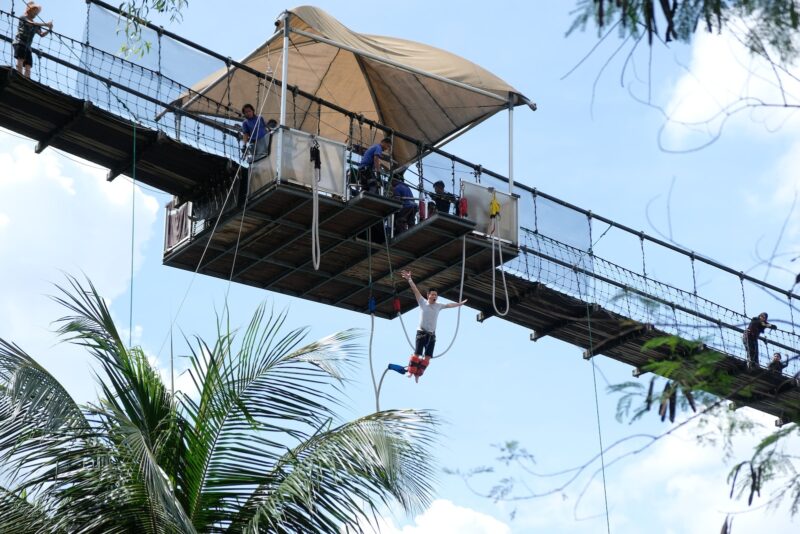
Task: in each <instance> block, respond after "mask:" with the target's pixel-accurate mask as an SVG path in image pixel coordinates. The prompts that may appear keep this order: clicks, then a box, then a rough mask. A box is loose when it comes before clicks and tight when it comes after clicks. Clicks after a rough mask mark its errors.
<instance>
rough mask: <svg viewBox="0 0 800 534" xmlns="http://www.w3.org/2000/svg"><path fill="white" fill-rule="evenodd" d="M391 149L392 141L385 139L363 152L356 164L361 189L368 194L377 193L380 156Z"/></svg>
mask: <svg viewBox="0 0 800 534" xmlns="http://www.w3.org/2000/svg"><path fill="white" fill-rule="evenodd" d="M391 148H392V140H391V139H390V138H388V137H385V138H383V139H382V140H381V142H380V143H375V144H374V145H372V146H371V147H369V148H368V149H367V151H366V152H364V155H363V156H362V157H361V162H360V163H359V164H358V175H359V178H360V182H361V189H363V190H364V191H369V192H370V193H377V192H378V186H379V184H380V176H381V156H382V155H383V153H384V152H388V151H389V149H391Z"/></svg>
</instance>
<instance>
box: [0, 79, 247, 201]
mask: <svg viewBox="0 0 800 534" xmlns="http://www.w3.org/2000/svg"><path fill="white" fill-rule="evenodd" d="M0 126H2V127H3V128H7V129H9V130H12V131H14V132H17V133H20V134H22V135H24V136H26V137H30V138H31V139H35V140H36V141H38V144H37V146H36V152H37V153H38V152H41V151H42V150H44V149H45V148H47V147H48V146H52V147H54V148H57V149H59V150H63V151H64V152H68V153H70V154H73V155H75V156H78V157H80V158H83V159H86V160H88V161H91V162H93V163H96V164H98V165H101V166H103V167H106V168H108V169H111V170H110V171H109V180H111V179H113V178H115V177H116V176H118V175H119V174H130V173H131V170H132V165H133V161H134V160H133V158H134V156H133V154H134V151H133V144H134V125H133V122H131V121H129V120H126V119H122V118H120V117H118V116H116V115H114V114H112V113H109V112H108V111H105V110H103V109H100V108H99V107H97V106H95V105H93V104H92V103H91V102H88V101H85V100H81V99H79V98H75V97H73V96H70V95H67V94H64V93H61V92H59V91H56V90H54V89H51V88H50V87H47V86H46V85H43V84H41V83H37V82H35V81H32V80H29V79H27V78H25V77H23V76H20V75H19V74H18V73H17V72H16V71H15V70H14V69H12V68H11V67H0ZM235 172H236V168H235V165H234V164H233V162H232V161H231V160H229V159H227V158H223V157H220V156H216V155H213V154H209V153H206V152H204V151H202V150H199V149H197V148H194V147H192V146H189V145H186V144H184V143H180V142H178V141H175V140H173V139H170V138H169V137H167V136H165V135H163V134H161V133H159V132H156V131H154V130H150V129H147V128H142V127H141V126H140V127H137V128H136V179H137V180H138V181H140V182H142V183H145V184H147V185H149V186H152V187H155V188H156V189H160V190H162V191H165V192H167V193H171V194H173V195H177V196H179V197H181V198H182V199H184V200H191V199H193V198H195V197H197V196H199V195H202V194H203V193H204V191H205V190H207V189H209V188H211V187H213V186H214V184H215V183H217V182H225V181H226V180H227V179H229V178H230V177H231V176H232V175H233V174H234V173H235Z"/></svg>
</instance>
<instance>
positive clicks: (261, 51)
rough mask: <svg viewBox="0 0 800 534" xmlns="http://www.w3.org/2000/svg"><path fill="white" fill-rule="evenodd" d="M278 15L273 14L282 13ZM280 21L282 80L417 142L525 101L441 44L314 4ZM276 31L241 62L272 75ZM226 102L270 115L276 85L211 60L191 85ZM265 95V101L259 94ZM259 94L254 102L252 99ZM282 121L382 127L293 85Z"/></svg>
mask: <svg viewBox="0 0 800 534" xmlns="http://www.w3.org/2000/svg"><path fill="white" fill-rule="evenodd" d="M282 20H283V19H282ZM286 20H287V21H288V26H289V29H290V34H289V35H290V46H289V61H288V76H287V78H288V80H287V81H288V83H289V84H290V85H291V86H297V88H298V89H299V90H300V91H302V92H306V93H308V94H310V95H313V96H315V97H317V98H320V99H323V100H325V101H327V102H331V103H333V104H335V105H337V106H339V107H341V108H344V109H346V110H348V111H352V112H354V113H356V114H359V115H361V116H363V117H364V118H367V119H371V120H373V121H376V122H378V123H380V124H383V125H385V126H387V127H389V128H391V129H392V130H393V131H396V132H401V133H403V134H406V135H408V136H410V137H413V138H414V139H417V140H419V141H420V142H422V143H424V144H426V145H437V144H439V143H441V142H442V141H444V140H446V139H448V138H449V137H451V136H452V135H454V134H456V133H458V132H460V131H461V130H463V129H465V128H468V127H471V126H473V125H475V124H477V123H479V122H481V121H483V120H485V119H487V118H488V117H490V116H492V115H494V114H495V113H497V112H498V111H502V110H504V109H507V108H508V107H509V105H511V106H517V105H521V104H528V105H531V106H532V107H533V104H531V102H530V101H529V100H528V99H527V98H525V97H524V96H523V95H522V94H521V93H519V91H517V90H516V89H514V88H513V87H511V86H510V85H509V84H508V83H506V82H505V81H503V80H501V79H500V78H498V77H497V76H495V75H494V74H492V73H490V72H489V71H487V70H486V69H483V68H482V67H480V66H478V65H476V64H474V63H472V62H470V61H467V60H466V59H464V58H461V57H459V56H456V55H454V54H451V53H450V52H446V51H444V50H441V49H438V48H435V47H432V46H428V45H425V44H421V43H416V42H413V41H407V40H404V39H397V38H394V37H383V36H376V35H364V34H359V33H356V32H353V31H351V30H349V29H348V28H346V27H345V26H344V25H342V24H341V23H340V22H339V21H337V20H336V19H334V18H333V17H332V16H330V15H329V14H327V13H326V12H324V11H323V10H321V9H318V8H315V7H311V6H302V7H297V8H295V9H292V10H289V11H288V12H287V17H286ZM276 25H277V28H278V30H279V31H278V32H276V33H275V35H273V36H272V37H271V38H270V39H269V40H268V41H267V42H266V43H264V44H263V45H261V46H260V47H258V48H257V49H256V50H255V51H253V52H252V53H251V54H249V55H248V56H247V57H246V58H245V59H244V60H242V62H241V63H243V64H244V65H246V66H248V67H250V68H252V69H255V70H256V71H258V72H261V73H269V74H271V75H272V76H273V77H275V78H276V79H279V78H280V76H281V63H282V60H283V58H282V55H283V38H282V35H281V34H282V32H281V30H282V22H278V23H276ZM192 89H193V90H194V91H198V92H200V93H201V94H204V95H206V96H208V97H209V98H210V99H212V100H215V101H217V102H223V103H228V102H230V103H231V105H232V106H234V108H241V106H242V105H244V104H245V103H251V104H253V105H254V106H255V107H256V109H257V110H259V109H260V110H261V114H262V115H263V116H265V118H275V119H276V120H277V119H278V118H279V113H280V87H278V86H274V87H272V86H270V85H267V84H265V83H264V81H263V80H259V79H258V77H256V76H254V75H253V74H252V73H250V72H248V71H246V70H243V69H241V68H236V67H231V68H230V69H226V68H223V69H220V70H219V71H217V72H215V73H212V74H210V75H209V76H207V77H206V78H205V79H204V80H202V81H200V82H199V83H197V84H195V86H194V87H193V88H192ZM265 98H266V102H264V99H265ZM179 103H182V104H183V105H185V107H186V109H188V110H191V111H195V112H199V113H206V114H211V115H214V114H218V112H217V111H216V110H214V109H208V103H207V101H206V100H205V99H190V98H188V97H184V98H183V99H181V100H179ZM262 104H263V107H262ZM287 125H288V126H290V127H294V128H298V129H302V130H304V131H307V132H311V133H319V135H321V136H324V137H328V138H331V139H334V140H338V141H341V142H348V141H349V138H350V137H351V135H352V140H353V142H354V143H357V144H362V145H368V144H371V143H374V142H377V141H379V140H380V139H381V138H382V137H384V132H382V131H379V130H377V129H371V128H369V127H364V126H361V127H360V126H359V124H358V121H351V120H350V119H349V118H348V117H346V116H345V115H343V114H341V113H338V112H335V111H332V110H331V109H330V108H327V107H326V106H324V105H323V106H320V105H319V104H317V103H314V102H313V101H312V100H310V99H308V98H304V97H303V96H302V95H300V94H298V93H292V92H289V94H287ZM416 154H417V147H415V146H414V145H413V144H412V143H409V142H405V141H399V140H396V142H395V146H394V150H393V155H394V158H395V159H396V160H398V162H399V163H406V162H408V161H410V160H411V159H413V158H414V157H415V155H416Z"/></svg>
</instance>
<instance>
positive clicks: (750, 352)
mask: <svg viewBox="0 0 800 534" xmlns="http://www.w3.org/2000/svg"><path fill="white" fill-rule="evenodd" d="M767 319H769V316H768V315H767V312H763V313H760V314H759V315H758V317H753V318H752V319H751V320H750V324H749V325H748V326H747V328H745V330H744V333H743V334H742V342H743V343H744V347H745V349H746V350H747V368H748V369H756V368H758V336H760V335H761V334H762V333H763V332H764V330H766V329H767V328H771V329H772V330H775V329H776V328H777V327H776V326H775V325H774V324H769V323H768V322H767Z"/></svg>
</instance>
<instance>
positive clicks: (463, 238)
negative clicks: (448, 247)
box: [401, 234, 467, 360]
mask: <svg viewBox="0 0 800 534" xmlns="http://www.w3.org/2000/svg"><path fill="white" fill-rule="evenodd" d="M466 265H467V236H466V234H465V235H463V236H461V284H460V285H459V287H458V302H461V301H462V300H464V278H465V277H464V272H465V268H466ZM463 307H464V306H459V307H458V314H457V315H456V331H455V332H454V333H453V339H451V340H450V344H449V345H447V348H446V349H444V350H443V351H442V352H440V353H439V354H437V355H436V356H431V359H432V360H433V359H435V358H441V357H442V356H444V355H445V354H447V353H448V352H449V351H450V349H451V348H452V347H453V344H454V343H455V342H456V337H458V327H459V326H460V325H461V308H463ZM401 320H402V319H401ZM403 329H404V330H405V326H404V327H403ZM406 337H408V335H406Z"/></svg>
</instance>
